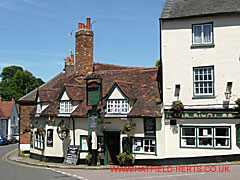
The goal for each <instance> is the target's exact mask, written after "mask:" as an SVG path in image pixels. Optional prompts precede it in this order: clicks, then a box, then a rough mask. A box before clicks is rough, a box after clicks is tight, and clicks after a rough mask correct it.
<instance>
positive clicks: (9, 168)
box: [0, 144, 76, 180]
mask: <svg viewBox="0 0 240 180" xmlns="http://www.w3.org/2000/svg"><path fill="white" fill-rule="evenodd" d="M16 148H17V144H10V145H7V146H0V156H1V159H0V180H75V179H76V178H72V177H69V176H67V175H64V174H60V173H57V172H55V171H53V170H50V169H46V168H39V167H29V166H25V165H15V164H11V163H8V162H5V161H3V159H2V158H3V155H4V154H6V153H8V152H10V151H12V150H13V149H16Z"/></svg>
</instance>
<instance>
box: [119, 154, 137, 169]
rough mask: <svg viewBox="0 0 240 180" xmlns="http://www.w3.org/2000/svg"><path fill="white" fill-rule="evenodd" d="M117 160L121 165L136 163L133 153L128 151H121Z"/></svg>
mask: <svg viewBox="0 0 240 180" xmlns="http://www.w3.org/2000/svg"><path fill="white" fill-rule="evenodd" d="M117 160H118V162H119V165H120V166H132V165H134V163H135V158H134V156H133V154H131V153H126V152H123V153H119V155H117Z"/></svg>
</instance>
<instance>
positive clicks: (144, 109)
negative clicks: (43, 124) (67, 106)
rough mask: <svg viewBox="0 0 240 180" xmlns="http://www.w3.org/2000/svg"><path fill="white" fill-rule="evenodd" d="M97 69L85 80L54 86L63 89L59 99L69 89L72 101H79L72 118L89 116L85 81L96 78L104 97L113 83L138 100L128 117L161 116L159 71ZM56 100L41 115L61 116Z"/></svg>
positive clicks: (72, 78)
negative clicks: (100, 84) (99, 80)
mask: <svg viewBox="0 0 240 180" xmlns="http://www.w3.org/2000/svg"><path fill="white" fill-rule="evenodd" d="M95 66H98V68H95V72H93V73H90V74H88V75H86V76H83V77H78V76H75V75H72V76H69V77H68V78H66V79H63V78H62V79H59V80H58V81H56V83H55V85H53V88H60V89H61V91H60V92H59V94H58V97H59V95H60V94H61V92H62V91H63V90H66V91H67V93H68V95H69V96H70V98H71V99H72V100H74V101H79V104H78V106H77V108H76V109H75V110H74V111H73V112H72V114H71V116H77V117H87V113H88V110H90V109H91V106H86V81H85V80H84V79H85V78H86V77H95V76H99V77H101V78H102V83H103V84H102V89H103V97H105V96H107V95H108V93H109V92H110V90H111V89H112V88H113V86H114V84H117V86H118V87H119V88H120V89H121V91H122V92H123V93H124V94H125V95H126V96H127V97H129V98H131V99H134V100H136V103H135V104H134V105H133V108H132V110H131V111H130V113H129V114H128V116H132V117H140V116H141V117H144V116H148V117H159V116H161V114H160V113H159V112H160V111H161V107H160V105H157V102H158V101H159V90H158V82H157V81H156V78H157V74H158V68H156V67H154V68H138V67H125V66H123V67H122V69H121V66H115V65H106V64H100V63H95ZM100 67H101V68H100ZM40 89H41V88H40ZM40 92H41V91H40ZM42 92H47V91H42ZM45 97H47V96H45ZM56 99H58V98H56ZM56 99H55V100H54V101H52V102H51V103H50V104H49V106H48V107H47V108H46V109H45V110H44V111H43V112H42V113H41V115H48V116H58V115H59V101H57V100H56ZM103 103H104V104H103V106H105V105H106V104H105V103H106V102H105V101H104V102H103ZM98 109H100V106H98Z"/></svg>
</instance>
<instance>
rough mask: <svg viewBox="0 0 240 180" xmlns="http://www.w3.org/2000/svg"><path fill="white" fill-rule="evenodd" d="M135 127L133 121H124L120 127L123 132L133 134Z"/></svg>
mask: <svg viewBox="0 0 240 180" xmlns="http://www.w3.org/2000/svg"><path fill="white" fill-rule="evenodd" d="M135 129H136V124H133V123H126V124H124V126H123V128H122V133H123V134H129V133H130V134H134V130H135Z"/></svg>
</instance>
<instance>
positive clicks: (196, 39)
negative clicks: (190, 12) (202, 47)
mask: <svg viewBox="0 0 240 180" xmlns="http://www.w3.org/2000/svg"><path fill="white" fill-rule="evenodd" d="M201 29H202V28H201V26H194V43H201V42H202V37H201Z"/></svg>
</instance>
